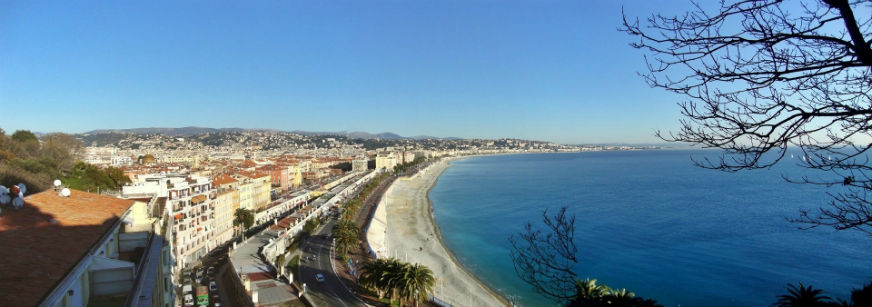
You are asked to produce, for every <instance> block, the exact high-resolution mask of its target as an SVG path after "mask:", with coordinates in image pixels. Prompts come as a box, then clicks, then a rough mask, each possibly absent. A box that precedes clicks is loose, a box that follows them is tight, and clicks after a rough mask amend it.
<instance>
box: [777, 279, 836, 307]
mask: <svg viewBox="0 0 872 307" xmlns="http://www.w3.org/2000/svg"><path fill="white" fill-rule="evenodd" d="M787 292H788V294H782V295H779V296H777V297H778V301H777V302H775V303H774V304H772V306H775V307H800V306H832V304H833V300H832V298H830V297H829V296H826V295H821V293H822V292H823V290H821V289H814V288H812V286H808V287H805V286H803V284H802V283H801V282H800V283H799V287H796V286H794V285H793V284H787Z"/></svg>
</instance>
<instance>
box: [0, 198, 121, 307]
mask: <svg viewBox="0 0 872 307" xmlns="http://www.w3.org/2000/svg"><path fill="white" fill-rule="evenodd" d="M24 200H25V206H24V207H22V208H21V209H19V210H13V209H9V208H3V212H2V213H0V259H2V261H3V269H0V297H2V300H3V304H4V305H8V306H35V305H38V304H39V303H40V302H41V301H42V299H43V298H44V297H45V296H46V295H48V293H49V292H50V291H51V290H53V289H54V287H56V286H57V283H59V282H60V281H61V280H62V279H63V278H64V277H65V276H66V275H67V274H68V272H69V271H70V270H71V269H73V267H75V265H76V264H77V263H78V262H79V261H80V260H81V259H82V258H83V257H84V256H85V255H86V254H87V253H88V251H89V250H90V249H91V247H92V246H93V245H94V244H96V243H98V241H99V240H100V238H102V237H103V235H104V234H105V233H106V232H107V231H109V230H110V229H112V227H113V225H115V223H116V222H117V221H118V219H119V217H120V216H121V215H123V214H124V212H125V211H127V209H128V208H130V206H131V205H132V204H133V203H134V200H127V199H120V198H115V197H111V196H104V195H97V194H91V193H86V192H82V191H77V190H72V191H71V194H70V197H61V196H58V195H57V193H56V192H55V191H53V190H48V191H45V192H41V193H37V194H33V195H29V196H27V197H25V198H24Z"/></svg>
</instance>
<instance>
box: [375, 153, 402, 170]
mask: <svg viewBox="0 0 872 307" xmlns="http://www.w3.org/2000/svg"><path fill="white" fill-rule="evenodd" d="M397 160H398V159H397V156H395V155H394V153H392V152H391V153H380V154H378V156H376V157H375V168H376V169H386V170H389V171H390V170H393V169H394V167H395V166H397V163H398V161H397Z"/></svg>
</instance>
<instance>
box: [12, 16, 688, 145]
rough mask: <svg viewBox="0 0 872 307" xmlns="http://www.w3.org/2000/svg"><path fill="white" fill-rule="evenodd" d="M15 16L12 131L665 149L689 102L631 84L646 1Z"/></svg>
mask: <svg viewBox="0 0 872 307" xmlns="http://www.w3.org/2000/svg"><path fill="white" fill-rule="evenodd" d="M672 5H677V4H672ZM4 6H5V9H2V10H0V11H3V12H5V13H3V14H2V15H4V17H5V18H4V20H5V21H4V22H2V23H0V29H4V31H2V34H0V43H2V45H4V46H11V47H6V48H0V65H2V67H4V72H3V73H0V105H2V107H3V108H4V109H6V110H16V111H14V114H15V116H7V117H5V118H4V123H3V124H2V126H0V128H3V129H4V130H6V131H10V132H11V131H14V130H18V129H27V130H32V131H39V132H54V131H58V132H67V133H81V132H86V131H90V130H95V129H127V128H142V127H186V126H200V127H213V128H224V127H240V128H266V129H277V130H285V131H292V130H304V131H366V132H370V133H381V132H392V133H396V134H399V135H402V136H417V135H431V136H436V137H459V138H488V139H496V138H521V139H534V140H542V141H552V142H558V143H658V142H660V140H659V139H657V138H656V137H655V136H654V131H655V130H674V129H675V128H676V127H677V118H678V111H679V110H678V108H677V107H676V106H675V102H676V101H677V100H678V99H676V98H675V97H672V96H670V95H669V94H668V93H664V92H662V91H658V90H656V89H651V88H648V86H647V85H646V84H645V83H644V81H643V80H642V79H641V78H640V77H638V76H637V75H636V72H637V71H641V70H643V69H644V60H643V58H642V56H641V54H640V53H638V52H637V51H636V50H633V49H632V48H631V47H630V46H628V43H629V42H630V38H629V37H627V36H626V35H624V34H622V33H620V32H618V31H617V27H618V25H619V24H620V18H621V9H622V6H623V8H624V9H625V10H626V11H627V13H628V14H629V15H634V16H645V15H646V14H647V12H649V11H651V10H652V9H653V6H651V4H647V3H634V2H626V3H605V4H603V3H568V2H545V3H542V2H529V1H521V2H511V3H494V2H489V1H475V2H454V1H449V2H439V3H394V2H373V3H367V4H365V5H364V4H360V3H353V2H343V3H330V4H323V3H322V4H317V3H302V2H299V3H297V2H295V3H258V4H242V3H234V4H226V3H225V4H219V5H214V6H211V7H204V6H203V5H197V4H191V3H187V4H185V3H182V4H179V3H143V4H136V3H112V4H103V3H101V4H99V5H98V4H94V3H86V4H69V3H48V2H46V3H41V2H35V3H34V2H12V3H7V4H4ZM661 6H662V5H660V6H658V8H659V9H663V8H662V7H661ZM668 6H669V5H667V8H668ZM22 108H26V109H25V110H21V109H22ZM36 110H38V111H36Z"/></svg>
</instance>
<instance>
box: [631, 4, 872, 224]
mask: <svg viewBox="0 0 872 307" xmlns="http://www.w3.org/2000/svg"><path fill="white" fill-rule="evenodd" d="M706 4H707V3H706ZM868 8H869V1H854V2H849V1H847V0H823V1H802V2H800V1H791V2H788V1H778V0H743V1H731V2H721V4H720V5H719V6H718V7H717V8H715V9H706V8H703V6H702V5H694V6H693V8H692V10H691V11H689V12H687V13H686V14H684V15H681V16H663V15H659V14H655V15H652V16H650V17H648V18H647V19H646V20H645V22H643V23H640V22H639V20H638V19H631V18H628V17H627V16H626V15H625V16H624V22H623V25H622V27H621V30H622V31H624V32H626V33H628V34H629V35H631V36H632V37H634V38H635V39H637V40H636V41H635V42H634V43H633V44H632V46H633V47H635V48H638V49H641V50H643V51H644V52H645V53H646V58H645V59H646V63H647V72H646V73H644V74H643V76H644V78H645V80H646V81H647V82H648V84H649V85H651V86H652V87H655V88H661V89H665V90H667V91H670V92H673V93H676V94H679V95H681V96H683V97H685V98H686V99H687V100H685V101H683V102H680V103H679V106H680V107H681V113H682V116H683V119H681V121H680V124H681V128H680V129H679V130H678V131H677V132H672V133H664V134H661V133H659V132H658V136H660V137H661V138H663V139H665V140H667V141H678V142H690V143H693V144H699V145H701V146H703V147H711V148H721V149H724V150H725V154H724V155H723V156H722V157H721V158H720V159H704V160H701V161H696V162H697V164H698V165H700V166H703V167H707V168H713V169H719V170H724V171H739V170H745V169H755V168H766V167H770V166H772V165H774V164H775V163H777V162H779V161H780V160H782V159H783V158H784V157H785V154H786V152H787V149H788V146H789V145H790V146H797V147H799V148H800V149H801V150H802V151H803V155H805V156H807V157H808V159H807V160H806V162H803V165H804V166H805V167H808V168H810V169H815V170H820V171H823V172H822V173H821V178H816V179H809V178H807V177H803V178H797V179H791V180H790V181H792V182H801V183H811V184H821V185H826V186H836V185H838V186H844V187H845V189H844V190H842V189H840V190H838V191H836V192H831V195H832V197H833V199H832V202H831V203H830V204H829V205H827V206H824V207H822V208H820V209H819V210H818V211H817V212H807V211H801V212H800V217H799V218H797V219H795V221H797V222H801V223H805V225H806V227H815V226H821V225H825V226H831V227H834V228H835V229H839V230H842V229H857V230H862V231H867V232H868V230H869V227H870V226H872V203H870V198H869V197H872V193H869V192H872V176H870V175H872V166H870V165H869V164H868V163H867V162H868V158H869V157H868V151H869V149H870V148H872V143H869V141H868V140H869V138H870V137H872V131H870V128H872V106H870V104H872V101H870V89H872V70H870V68H872V48H870V44H869V39H870V27H872V15H870V14H869V13H868ZM858 9H859V11H860V12H861V14H855V11H857V10H858ZM862 12H865V13H862Z"/></svg>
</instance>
